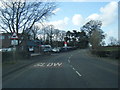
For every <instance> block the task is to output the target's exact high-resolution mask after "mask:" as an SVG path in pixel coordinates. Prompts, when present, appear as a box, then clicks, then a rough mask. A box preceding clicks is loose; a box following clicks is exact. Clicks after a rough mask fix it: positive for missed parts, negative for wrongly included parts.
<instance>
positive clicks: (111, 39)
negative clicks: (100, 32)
mask: <svg viewBox="0 0 120 90" xmlns="http://www.w3.org/2000/svg"><path fill="white" fill-rule="evenodd" d="M109 40H110V43H109V45H110V46H113V45H119V41H118V40H117V39H116V38H114V37H112V36H111V37H110V38H109Z"/></svg>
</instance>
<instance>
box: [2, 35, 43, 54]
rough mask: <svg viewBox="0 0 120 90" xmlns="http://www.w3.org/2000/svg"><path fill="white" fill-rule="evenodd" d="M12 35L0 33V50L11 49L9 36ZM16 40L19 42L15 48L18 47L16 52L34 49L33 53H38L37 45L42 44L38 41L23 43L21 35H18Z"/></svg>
mask: <svg viewBox="0 0 120 90" xmlns="http://www.w3.org/2000/svg"><path fill="white" fill-rule="evenodd" d="M12 35H13V33H0V45H1V46H0V48H10V47H13V45H11V36H12ZM17 36H18V40H19V46H18V45H17V46H16V47H18V50H19V51H21V50H25V49H26V48H31V47H32V48H34V52H39V51H40V50H39V45H41V44H42V42H41V41H40V40H27V41H26V40H25V41H23V36H22V35H21V34H18V35H17Z"/></svg>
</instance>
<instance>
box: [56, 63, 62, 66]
mask: <svg viewBox="0 0 120 90" xmlns="http://www.w3.org/2000/svg"><path fill="white" fill-rule="evenodd" d="M61 65H62V63H54V66H61Z"/></svg>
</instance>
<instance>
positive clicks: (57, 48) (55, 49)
mask: <svg viewBox="0 0 120 90" xmlns="http://www.w3.org/2000/svg"><path fill="white" fill-rule="evenodd" d="M60 49H61V48H60V47H55V48H53V49H52V52H55V53H58V52H60Z"/></svg>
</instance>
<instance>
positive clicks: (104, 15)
mask: <svg viewBox="0 0 120 90" xmlns="http://www.w3.org/2000/svg"><path fill="white" fill-rule="evenodd" d="M117 6H118V5H117V2H110V3H109V4H107V5H106V6H104V7H101V8H100V14H97V13H94V14H92V15H90V16H88V17H87V18H86V20H87V21H88V20H101V21H102V23H103V26H104V27H105V26H108V25H110V24H112V23H114V22H115V21H116V20H117Z"/></svg>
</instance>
